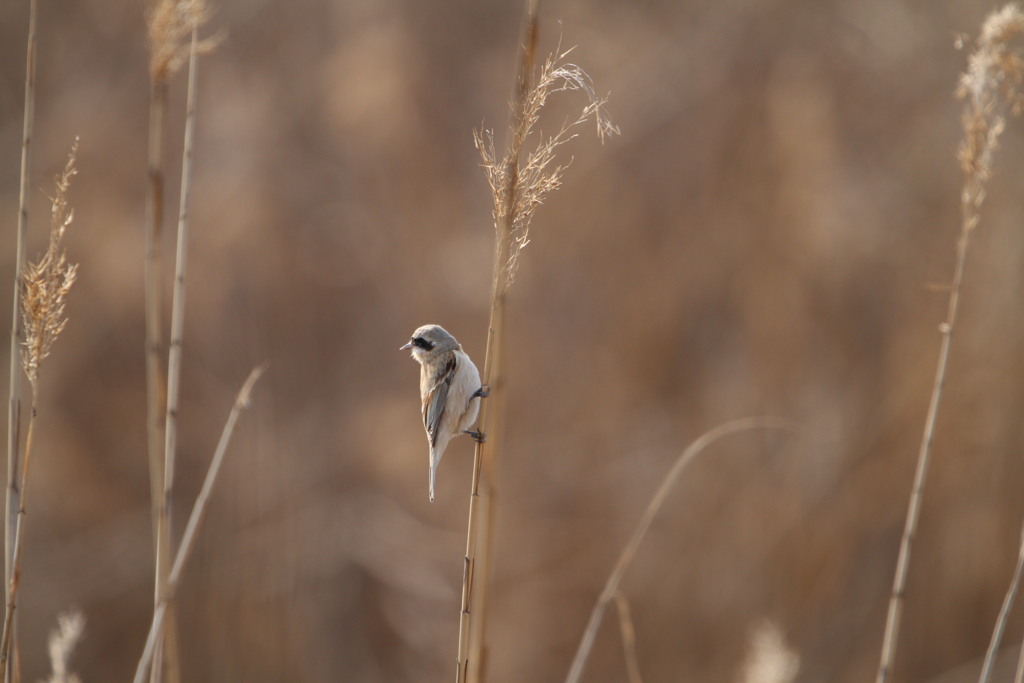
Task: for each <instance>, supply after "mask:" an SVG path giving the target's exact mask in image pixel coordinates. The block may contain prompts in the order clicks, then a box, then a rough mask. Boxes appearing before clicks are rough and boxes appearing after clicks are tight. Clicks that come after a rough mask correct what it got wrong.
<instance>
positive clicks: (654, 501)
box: [565, 417, 796, 683]
mask: <svg viewBox="0 0 1024 683" xmlns="http://www.w3.org/2000/svg"><path fill="white" fill-rule="evenodd" d="M751 429H783V430H790V431H794V430H795V429H796V427H795V425H794V424H793V423H792V422H791V421H789V420H784V419H781V418H775V417H746V418H741V419H739V420H733V421H731V422H726V423H725V424H723V425H720V426H718V427H715V428H714V429H712V430H711V431H709V432H706V433H705V434H703V435H702V436H701V437H700V438H698V439H697V440H696V441H694V442H693V443H692V444H690V446H689V447H687V449H686V450H684V451H683V452H682V453H681V454H680V455H679V457H678V458H677V459H676V462H675V464H674V465H672V469H670V470H669V472H668V474H666V475H665V478H664V479H663V480H662V482H661V486H659V487H658V490H657V492H656V493H655V494H654V497H653V498H651V501H650V503H648V504H647V509H646V510H645V511H644V514H643V516H641V517H640V521H639V522H637V525H636V528H635V529H633V534H632V535H631V536H630V537H629V541H628V542H627V543H626V547H625V548H624V549H623V550H622V554H621V555H619V559H618V561H617V562H616V563H615V567H614V568H613V569H612V572H611V574H610V575H609V576H608V580H607V581H606V582H605V585H604V590H602V591H601V595H600V596H598V598H597V603H596V604H595V605H594V609H593V611H592V612H591V613H590V621H588V622H587V627H586V629H584V631H583V637H582V638H581V639H580V644H579V648H578V649H577V650H576V656H575V657H574V658H573V661H572V665H571V666H570V667H569V675H568V676H567V677H566V679H565V680H566V683H578V682H579V680H580V677H581V676H582V675H583V667H584V665H585V664H586V662H587V657H589V656H590V650H591V648H592V647H593V646H594V639H595V638H596V637H597V630H598V628H599V627H600V626H601V620H602V619H603V618H604V613H605V610H606V609H607V607H608V603H609V602H611V601H612V599H613V598H614V597H615V594H616V593H617V592H618V590H619V584H620V583H622V578H623V577H624V576H625V575H626V570H627V569H629V565H630V564H632V562H633V558H634V557H635V556H636V551H637V549H638V548H639V547H640V543H641V542H642V541H643V540H644V536H646V535H647V530H648V529H650V527H651V523H652V522H653V521H654V517H655V515H657V514H658V510H660V509H661V506H662V505H663V504H664V503H665V500H666V499H667V498H668V494H669V493H670V492H671V491H672V489H673V487H674V486H675V484H676V482H677V481H678V480H679V477H680V475H682V473H683V471H684V470H685V469H686V468H687V467H688V466H689V464H690V463H691V462H693V459H694V458H696V457H697V456H698V455H700V454H701V453H702V452H704V450H705V449H707V448H708V446H710V445H711V444H713V443H715V442H716V441H718V440H719V439H721V438H723V437H725V436H729V435H730V434H735V433H737V432H743V431H749V430H751Z"/></svg>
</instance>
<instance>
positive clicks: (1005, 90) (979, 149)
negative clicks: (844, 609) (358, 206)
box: [876, 4, 1024, 683]
mask: <svg viewBox="0 0 1024 683" xmlns="http://www.w3.org/2000/svg"><path fill="white" fill-rule="evenodd" d="M1022 37H1024V14H1021V11H1020V10H1019V9H1018V8H1017V6H1016V5H1012V4H1011V5H1007V6H1006V7H1004V8H1003V9H1001V10H998V11H995V12H992V13H991V14H989V16H988V18H987V19H986V20H985V24H984V25H983V26H982V30H981V37H980V38H979V40H978V47H977V49H976V50H975V51H974V53H973V54H972V55H971V56H970V58H969V60H968V68H967V73H965V74H964V75H963V76H962V77H961V79H960V87H959V89H958V90H957V96H958V97H959V98H960V99H962V100H964V102H965V104H964V113H963V117H962V122H963V129H964V138H963V141H962V142H961V144H960V149H959V152H958V154H957V157H958V159H959V161H960V168H961V170H962V171H963V174H964V185H963V190H962V191H961V193H960V237H959V239H958V240H957V246H956V266H955V267H954V272H953V281H952V283H951V286H950V291H949V305H948V308H947V312H946V320H945V322H943V323H942V324H941V325H939V333H940V334H941V337H942V341H941V345H940V348H939V360H938V366H937V367H936V370H935V381H934V384H933V386H932V393H931V398H930V400H929V404H928V414H927V417H926V418H925V424H924V432H923V433H922V436H921V446H920V450H919V451H918V456H917V467H916V471H915V472H914V483H913V486H912V488H911V493H910V499H909V502H908V504H907V518H906V524H905V526H904V529H903V538H902V540H901V541H900V551H899V558H898V559H897V562H896V573H895V576H894V578H893V587H892V595H891V596H890V598H889V610H888V615H887V617H886V623H885V635H884V636H883V639H882V656H881V660H880V662H879V665H878V676H877V678H876V681H877V683H885V682H886V681H887V680H888V679H889V677H890V676H891V675H892V665H893V661H894V659H895V656H896V645H897V642H898V640H899V628H900V620H901V618H902V615H903V600H904V592H905V590H906V586H907V574H908V569H909V566H910V555H911V551H912V549H913V548H912V546H913V541H914V536H915V535H916V533H917V524H918V519H919V518H920V514H921V501H922V494H923V492H924V484H925V479H926V476H927V473H928V463H929V460H930V457H931V447H932V439H933V437H934V434H935V422H936V418H937V417H938V412H939V406H940V404H941V402H942V389H943V387H944V386H945V383H946V367H947V366H948V364H949V352H950V344H951V341H952V337H953V328H954V326H955V325H956V318H957V312H958V310H959V307H960V289H961V287H962V285H963V278H964V265H965V264H966V262H967V250H968V246H969V245H970V236H971V233H972V232H973V231H974V229H975V228H976V227H977V225H978V221H979V220H980V215H981V214H980V211H981V205H982V203H983V202H984V201H985V183H986V182H987V181H988V179H989V177H990V176H991V175H992V161H993V158H994V156H995V152H996V150H997V149H998V147H999V136H1000V135H1001V134H1002V132H1003V129H1004V128H1005V126H1006V115H1007V113H1010V114H1018V115H1019V114H1020V113H1021V109H1022V105H1024V99H1022V97H1024V96H1022V90H1021V82H1022V79H1024V58H1022V51H1021V50H1022V46H1021V39H1022Z"/></svg>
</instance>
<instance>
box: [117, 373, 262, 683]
mask: <svg viewBox="0 0 1024 683" xmlns="http://www.w3.org/2000/svg"><path fill="white" fill-rule="evenodd" d="M266 369H267V366H266V365H261V366H259V367H256V368H254V369H253V370H252V372H250V373H249V377H248V378H247V379H246V380H245V384H243V385H242V388H241V389H239V391H238V395H237V396H236V397H235V404H234V406H232V408H231V413H230V414H229V415H228V419H227V422H225V423H224V429H223V430H222V431H221V435H220V441H218V442H217V449H216V450H215V451H214V453H213V458H212V459H211V460H210V467H209V469H208V470H207V472H206V478H205V479H203V487H202V488H201V489H200V490H199V495H198V496H196V502H195V503H194V504H193V505H192V514H191V515H189V518H188V524H186V525H185V532H184V533H183V534H182V536H181V543H180V544H179V545H178V552H177V553H176V554H175V556H174V565H173V566H172V567H171V572H170V574H169V575H168V578H167V591H166V593H165V594H164V599H163V600H161V601H160V602H159V603H157V605H156V609H154V610H153V620H152V621H151V622H150V625H149V635H147V636H146V644H145V646H144V647H143V649H142V656H141V657H140V658H139V663H138V666H137V667H136V669H135V678H134V679H133V681H134V683H143V682H144V681H145V680H146V669H147V668H149V664H150V661H151V660H152V658H153V654H154V650H155V648H156V645H157V641H158V639H159V638H160V634H161V633H163V630H164V628H166V618H167V615H168V610H167V606H168V603H169V601H170V600H172V599H173V598H174V595H175V593H176V592H177V590H178V584H179V582H180V581H181V575H182V572H183V571H184V569H185V563H186V562H188V558H189V556H190V555H191V554H192V548H193V547H194V546H195V541H196V537H197V535H198V530H199V526H200V525H201V524H202V522H203V519H204V518H205V516H206V508H207V505H208V503H209V501H210V494H211V493H212V491H213V485H214V482H216V481H217V475H218V474H219V473H220V468H221V465H222V464H223V463H224V456H225V455H226V454H227V450H228V444H229V443H231V436H232V435H233V434H234V432H235V425H236V424H237V422H238V418H239V416H240V415H241V414H242V411H243V410H245V409H246V408H248V407H249V404H250V402H251V400H252V390H253V387H254V386H255V385H256V381H257V380H259V378H260V376H261V375H262V374H263V373H264V372H265V371H266Z"/></svg>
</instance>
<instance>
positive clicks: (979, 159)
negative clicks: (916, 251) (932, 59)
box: [957, 4, 1024, 231]
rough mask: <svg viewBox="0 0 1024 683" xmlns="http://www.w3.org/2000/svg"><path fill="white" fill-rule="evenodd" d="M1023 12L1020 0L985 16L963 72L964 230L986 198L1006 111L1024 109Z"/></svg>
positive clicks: (972, 225)
mask: <svg viewBox="0 0 1024 683" xmlns="http://www.w3.org/2000/svg"><path fill="white" fill-rule="evenodd" d="M1022 83H1024V14H1022V13H1021V11H1020V8H1018V7H1017V5H1015V4H1010V5H1006V6H1005V7H1003V8H1002V9H1000V10H996V11H994V12H992V13H991V14H990V15H989V16H988V18H987V19H986V20H985V23H984V25H983V26H982V29H981V36H980V37H979V38H978V47H977V49H976V50H975V51H974V52H973V53H972V54H971V56H970V58H969V60H968V65H967V72H966V73H965V74H963V76H961V78H960V87H959V88H958V89H957V97H959V98H960V99H962V100H964V113H963V117H962V120H963V128H964V139H963V142H961V144H960V149H959V151H958V155H957V156H958V158H959V160H960V167H961V169H962V170H963V172H964V178H965V180H964V188H963V192H962V194H961V198H960V200H961V206H962V210H963V230H964V231H970V230H973V229H974V228H975V227H976V226H977V224H978V220H979V216H978V211H979V209H980V208H981V204H982V203H983V202H984V201H985V183H986V182H987V181H988V179H989V178H990V177H991V175H992V161H993V158H994V156H995V152H996V150H997V149H998V148H999V136H1000V135H1001V134H1002V132H1003V129H1004V128H1005V127H1006V116H1007V113H1009V114H1010V115H1015V116H1019V115H1020V114H1021V112H1022V111H1024V88H1022Z"/></svg>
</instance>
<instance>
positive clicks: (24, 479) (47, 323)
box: [0, 138, 78, 683]
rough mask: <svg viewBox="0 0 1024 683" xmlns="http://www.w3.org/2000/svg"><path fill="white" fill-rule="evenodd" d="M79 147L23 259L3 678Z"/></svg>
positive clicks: (64, 277)
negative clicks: (19, 436)
mask: <svg viewBox="0 0 1024 683" xmlns="http://www.w3.org/2000/svg"><path fill="white" fill-rule="evenodd" d="M77 152H78V139H77V138H76V139H75V142H74V144H73V145H72V146H71V153H70V154H69V155H68V162H67V164H66V165H65V167H64V172H63V173H62V174H61V175H59V176H58V177H57V192H56V195H55V196H54V198H53V201H52V207H51V211H50V239H49V241H48V243H47V247H46V252H44V254H43V256H42V257H41V258H40V259H39V261H37V262H35V263H29V264H27V265H26V266H25V269H24V272H23V274H22V285H23V287H22V299H21V313H22V324H23V326H24V331H25V341H24V342H23V344H22V346H23V348H22V353H21V359H22V369H23V370H24V372H25V375H26V376H27V378H28V381H29V386H30V387H31V389H32V407H31V413H30V414H29V421H28V433H27V435H26V437H25V458H24V463H23V464H22V466H21V477H20V485H19V489H18V490H19V501H18V514H17V521H16V522H15V526H14V548H13V550H12V553H11V558H12V559H11V578H10V581H8V585H7V603H6V609H5V611H4V626H3V637H2V639H0V666H2V668H3V669H4V680H5V682H6V683H9V682H10V681H11V680H12V678H13V672H12V669H11V667H10V666H8V663H9V662H10V660H11V647H12V643H13V637H14V610H15V606H16V604H17V597H18V586H19V584H20V581H21V549H22V539H23V537H24V524H25V511H26V509H27V508H26V505H27V503H28V472H29V463H30V461H31V458H32V443H33V437H34V434H35V425H36V416H37V414H38V405H39V370H40V368H41V366H42V363H43V361H44V360H45V359H46V358H47V356H49V355H50V351H51V350H52V348H53V344H54V342H55V341H57V337H59V336H60V333H61V332H62V331H63V330H64V327H65V325H66V324H67V317H66V315H65V304H66V300H67V295H68V293H69V292H70V290H71V286H72V285H73V284H74V282H75V275H76V273H77V270H78V266H77V265H73V264H70V263H68V259H67V252H66V251H65V249H64V235H65V233H66V232H67V229H68V226H70V225H71V221H72V219H73V217H74V212H73V211H72V210H71V208H70V207H69V206H68V197H67V194H68V190H69V189H70V187H71V178H72V177H74V175H75V174H76V173H77V172H78V171H77V170H76V168H75V155H76V154H77Z"/></svg>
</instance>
